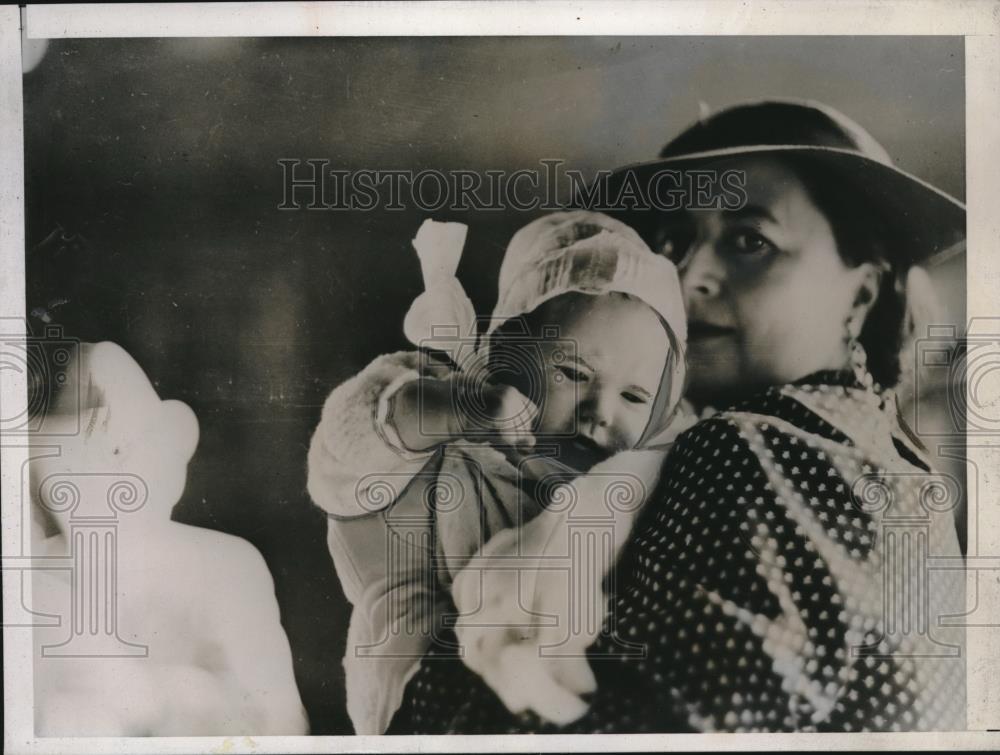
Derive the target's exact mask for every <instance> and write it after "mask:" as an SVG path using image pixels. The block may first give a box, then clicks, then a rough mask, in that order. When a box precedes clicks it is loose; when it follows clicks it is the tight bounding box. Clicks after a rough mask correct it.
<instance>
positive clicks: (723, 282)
mask: <svg viewBox="0 0 1000 755" xmlns="http://www.w3.org/2000/svg"><path fill="white" fill-rule="evenodd" d="M714 167H718V169H719V170H720V171H721V170H730V169H736V170H740V171H743V172H744V174H745V177H746V199H747V201H746V203H745V205H744V206H743V207H742V208H741V209H738V210H693V211H687V212H682V213H672V214H670V215H665V216H664V218H663V222H662V223H661V225H660V226H659V229H658V233H657V236H656V237H655V238H654V240H653V245H654V249H655V251H658V252H661V253H663V254H666V255H667V256H669V257H671V258H672V259H673V260H674V261H675V262H676V263H677V264H678V270H679V272H680V278H681V285H682V290H683V295H684V302H685V306H686V307H687V311H688V319H689V326H688V327H689V330H688V361H689V373H690V389H689V396H690V398H691V399H692V400H693V401H694V402H695V403H697V404H706V403H709V404H711V403H715V404H719V403H725V402H726V401H728V400H731V399H734V398H737V397H739V396H741V395H744V394H746V393H749V392H752V391H753V390H756V389H759V388H762V387H765V386H769V385H778V384H782V383H786V382H789V381H792V380H797V379H799V378H802V377H804V376H806V375H808V374H810V373H812V372H815V371H817V370H821V369H839V368H843V367H844V366H845V365H846V363H847V323H848V320H849V318H850V319H851V320H852V323H854V325H853V327H854V333H855V335H856V334H857V332H859V331H860V324H861V323H862V322H863V319H864V315H865V314H866V312H867V308H868V307H870V305H871V303H872V301H873V300H874V296H875V294H876V292H877V290H878V289H877V286H878V279H877V275H876V274H875V269H874V266H873V265H870V264H863V265H860V266H858V267H855V268H851V267H848V266H847V265H846V264H845V263H844V261H843V260H842V258H841V256H840V254H839V253H838V251H837V245H836V242H835V240H834V235H833V230H832V229H831V227H830V224H829V222H828V221H827V219H826V218H825V217H824V215H823V214H822V213H821V212H820V210H819V209H818V208H817V207H816V206H815V205H814V204H813V202H812V200H811V199H810V197H809V195H808V194H807V192H806V189H805V187H804V186H803V184H802V183H801V181H800V180H799V179H798V178H797V177H796V175H795V174H794V172H793V171H792V170H790V169H789V168H788V167H786V166H785V165H783V164H782V163H781V162H779V161H777V160H775V159H773V158H768V157H763V156H762V157H750V158H739V159H733V160H727V161H725V162H720V163H719V164H718V165H717V166H714Z"/></svg>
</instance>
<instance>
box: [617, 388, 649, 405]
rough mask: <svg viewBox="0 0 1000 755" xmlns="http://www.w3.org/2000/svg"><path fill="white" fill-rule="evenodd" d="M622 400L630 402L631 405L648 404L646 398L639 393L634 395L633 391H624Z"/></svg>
mask: <svg viewBox="0 0 1000 755" xmlns="http://www.w3.org/2000/svg"><path fill="white" fill-rule="evenodd" d="M622 398H623V399H625V400H626V401H628V402H629V403H630V404H645V403H647V401H646V397H645V396H640V395H639V394H638V393H632V391H624V392H623V393H622Z"/></svg>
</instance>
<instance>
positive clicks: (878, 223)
mask: <svg viewBox="0 0 1000 755" xmlns="http://www.w3.org/2000/svg"><path fill="white" fill-rule="evenodd" d="M784 160H785V162H786V164H787V165H788V166H789V167H790V168H791V169H792V171H793V172H794V173H795V175H796V176H797V177H798V178H799V180H800V181H802V183H803V185H804V186H805V188H806V191H807V192H808V194H809V196H810V198H811V199H812V201H813V203H814V204H815V205H816V207H817V208H818V209H819V211H820V212H822V213H823V215H824V216H825V217H826V219H827V221H828V222H829V223H830V227H831V228H832V229H833V236H834V239H835V241H836V243H837V250H838V252H839V253H840V256H841V258H842V259H843V260H844V262H845V263H846V264H848V265H851V266H857V265H860V264H863V263H865V262H871V263H873V264H875V265H876V266H877V267H879V268H880V269H881V278H880V281H879V289H878V295H877V297H876V299H875V302H874V304H872V307H871V309H870V310H869V312H868V316H867V317H866V318H865V322H864V325H863V326H862V328H861V334H860V335H859V336H858V342H859V343H860V344H861V346H862V347H864V350H865V352H866V353H867V355H868V371H869V372H870V373H871V375H872V377H873V378H874V379H875V382H876V383H878V384H879V385H880V386H882V387H883V388H893V387H895V386H896V385H897V384H898V383H899V379H900V373H901V369H900V352H901V351H902V349H903V346H904V343H905V340H906V336H907V326H908V321H907V300H906V275H907V272H908V268H906V267H904V266H903V264H901V263H898V262H895V260H901V259H905V255H902V254H899V250H898V249H895V248H894V245H896V244H898V243H900V242H899V241H898V240H897V239H898V234H897V233H895V232H894V230H893V228H892V226H891V225H890V224H889V222H888V220H887V218H885V217H882V215H881V214H880V213H879V212H878V210H877V208H875V207H873V206H872V204H871V203H869V202H866V201H865V200H864V199H863V198H862V197H861V196H860V194H859V192H857V191H855V190H853V188H852V186H851V185H850V184H849V183H848V182H846V181H842V180H838V178H837V177H836V176H831V175H830V172H829V170H828V169H826V168H824V167H823V166H820V165H817V164H815V163H814V162H812V161H810V160H809V158H808V157H807V156H801V155H800V156H796V157H786V158H785V159H784Z"/></svg>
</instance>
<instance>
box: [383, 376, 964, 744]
mask: <svg viewBox="0 0 1000 755" xmlns="http://www.w3.org/2000/svg"><path fill="white" fill-rule="evenodd" d="M942 490H944V491H945V492H946V493H949V492H950V494H951V496H952V497H955V496H957V495H958V492H957V490H951V489H950V488H948V485H947V480H946V479H944V477H943V476H942V475H937V474H935V473H934V472H933V471H931V470H930V469H929V468H928V466H927V465H926V464H925V463H924V462H923V461H922V460H921V458H920V455H919V454H918V453H917V452H916V451H915V450H914V449H912V448H911V447H910V446H909V445H908V443H907V442H906V441H905V436H904V435H903V434H902V433H901V432H899V431H898V428H897V427H896V425H895V423H894V421H893V420H892V419H891V418H890V417H889V416H888V415H887V414H886V413H884V412H881V411H879V410H878V409H877V407H876V406H875V405H874V403H873V397H872V395H871V394H869V393H866V392H865V391H863V390H860V389H858V388H856V387H854V386H852V385H851V381H850V380H849V379H848V378H847V377H846V376H843V375H841V374H839V373H820V374H817V375H814V376H811V377H810V378H809V379H807V380H805V381H801V382H799V383H796V384H792V385H786V386H782V387H779V388H773V389H770V390H768V391H767V392H765V393H763V394H761V395H759V396H757V397H755V398H753V399H751V400H749V401H746V402H745V403H742V404H740V405H738V406H735V407H732V408H731V409H729V410H727V411H725V412H722V413H720V414H718V415H716V416H715V417H713V418H711V419H708V420H704V421H702V422H700V423H699V424H697V425H696V426H695V427H693V428H691V429H690V430H688V431H687V432H686V433H684V434H682V435H681V436H680V437H679V438H678V440H677V443H676V444H675V446H674V448H673V450H672V451H671V453H670V456H669V457H668V459H667V461H666V465H665V467H664V469H663V472H662V474H661V479H660V483H659V485H658V487H657V489H656V490H655V491H654V492H653V493H652V494H651V497H650V499H649V501H648V502H647V504H646V508H645V509H644V511H643V513H642V516H641V519H640V521H639V522H637V524H636V528H635V531H634V534H633V537H632V540H631V542H630V544H629V545H628V547H627V548H626V550H625V552H624V553H623V554H622V556H621V559H620V560H619V563H618V565H617V567H616V569H615V570H614V572H613V576H612V578H610V579H609V584H608V585H607V590H608V592H609V593H610V594H611V595H612V599H611V602H610V611H609V614H608V616H607V619H606V622H605V628H604V631H603V633H602V635H601V636H600V638H599V639H598V640H597V642H595V643H594V645H593V646H591V648H590V649H589V651H588V659H589V661H590V665H591V668H592V669H593V671H594V674H595V676H596V678H597V683H598V688H597V691H596V692H594V693H593V694H592V695H590V696H589V697H588V698H587V700H588V702H589V711H588V713H587V714H586V715H585V716H584V717H583V718H581V719H579V720H578V721H576V722H574V723H573V724H571V725H569V726H568V727H561V728H556V727H555V726H553V725H551V724H548V723H546V722H544V721H542V720H540V719H539V718H538V717H536V716H534V715H533V714H530V713H528V714H521V715H514V714H511V713H510V712H509V711H507V709H506V708H505V707H504V706H503V705H502V704H501V703H500V702H499V700H498V698H497V697H496V696H495V695H494V694H493V693H492V691H491V690H490V689H489V688H488V687H487V686H486V685H485V684H484V683H483V682H482V680H481V679H480V678H479V677H478V676H477V675H476V674H474V673H473V672H472V671H470V670H469V669H467V668H466V667H465V666H464V665H463V664H462V662H461V660H460V659H459V658H457V657H456V656H455V654H454V652H455V651H454V650H453V649H448V648H447V647H446V645H445V644H444V643H442V644H440V645H437V646H435V647H434V648H432V649H431V651H430V652H429V653H428V654H427V656H426V657H425V658H424V661H423V663H422V666H421V668H420V670H419V671H418V672H417V674H416V675H415V676H414V678H413V679H412V680H411V682H410V684H409V685H408V687H407V694H406V697H405V699H404V703H403V706H402V708H401V709H400V710H399V711H398V713H397V715H396V717H395V718H394V720H393V724H392V726H391V727H390V730H389V733H429V734H440V733H469V734H475V733H525V732H537V733H555V732H559V733H601V732H637V733H638V732H667V731H670V732H674V731H700V732H707V731H731V732H763V731H767V732H770V731H842V732H851V731H909V730H956V729H964V728H965V666H964V663H965V660H964V657H965V654H964V633H963V630H962V629H961V628H954V627H948V626H940V625H939V624H940V623H941V622H939V621H938V618H939V617H941V616H944V615H948V614H952V615H957V614H961V613H962V612H963V611H964V604H965V596H964V577H963V573H962V572H961V571H958V570H954V571H934V570H931V569H928V568H926V562H925V561H924V559H926V558H927V556H956V555H959V547H958V541H957V537H956V534H955V527H954V520H953V516H954V511H953V508H954V506H955V505H956V504H957V503H958V501H957V498H956V500H949V495H947V494H943V493H942Z"/></svg>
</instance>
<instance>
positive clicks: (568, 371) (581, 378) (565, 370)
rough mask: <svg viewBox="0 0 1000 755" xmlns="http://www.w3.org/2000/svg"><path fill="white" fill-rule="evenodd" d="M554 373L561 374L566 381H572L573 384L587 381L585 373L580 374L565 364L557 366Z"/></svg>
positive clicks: (587, 377)
mask: <svg viewBox="0 0 1000 755" xmlns="http://www.w3.org/2000/svg"><path fill="white" fill-rule="evenodd" d="M556 372H558V373H560V374H562V375H563V376H564V377H566V378H567V379H569V380H572V381H573V382H574V383H583V382H585V381H586V380H588V379H589V376H588V375H587V374H586V373H585V372H581V371H580V370H578V369H576V368H575V367H570V366H569V365H566V364H557V365H556Z"/></svg>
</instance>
